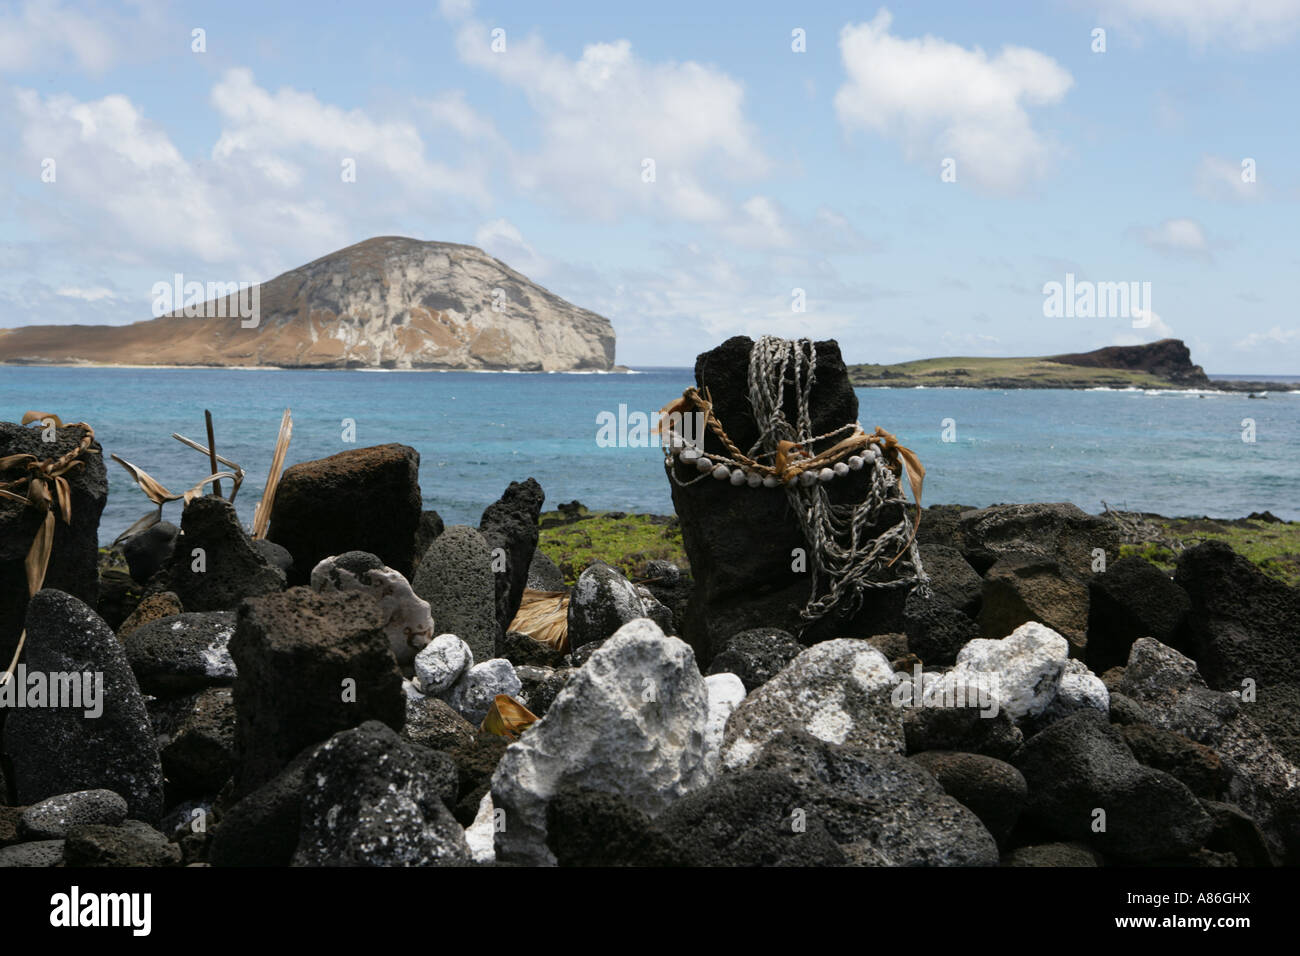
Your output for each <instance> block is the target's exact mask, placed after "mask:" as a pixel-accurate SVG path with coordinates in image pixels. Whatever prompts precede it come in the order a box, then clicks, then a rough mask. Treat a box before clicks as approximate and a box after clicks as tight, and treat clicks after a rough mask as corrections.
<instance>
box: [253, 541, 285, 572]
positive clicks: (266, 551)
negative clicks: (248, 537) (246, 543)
mask: <svg viewBox="0 0 1300 956" xmlns="http://www.w3.org/2000/svg"><path fill="white" fill-rule="evenodd" d="M253 550H254V551H256V552H257V553H258V554H260V555H261V556H262V557H263V558H264V559H265V560H266V563H267V564H269V565H271V566H272V567H276V568H279V569H280V570H281V571H283V572H284V574H285V577H286V579H287V578H288V576H289V574H290V572H292V571H293V555H292V554H290V553H289V549H288V548H285V547H282V546H281V545H278V544H276V543H275V542H274V541H268V540H267V539H266V538H254V539H253Z"/></svg>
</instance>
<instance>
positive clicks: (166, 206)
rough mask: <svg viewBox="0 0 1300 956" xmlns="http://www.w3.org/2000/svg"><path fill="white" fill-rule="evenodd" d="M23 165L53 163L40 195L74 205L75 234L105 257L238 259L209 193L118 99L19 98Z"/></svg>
mask: <svg viewBox="0 0 1300 956" xmlns="http://www.w3.org/2000/svg"><path fill="white" fill-rule="evenodd" d="M13 103H14V107H15V108H16V111H17V118H18V120H19V122H20V123H21V124H22V128H21V133H20V136H19V139H20V143H21V149H22V151H23V153H24V154H25V158H26V162H25V165H27V166H28V168H32V169H39V168H40V164H41V162H42V161H43V160H44V159H46V158H50V159H53V160H54V161H55V164H56V165H55V173H56V179H55V182H53V183H49V184H47V186H48V190H47V193H46V194H45V195H47V196H48V198H49V199H50V200H51V201H53V202H55V203H58V202H63V201H67V200H71V201H72V202H74V203H75V204H77V205H78V207H79V208H78V220H79V223H78V224H79V226H80V227H81V229H82V230H84V231H85V232H86V233H87V234H91V235H93V234H95V231H96V228H98V229H99V230H102V231H101V232H99V235H101V236H102V237H104V240H105V244H106V245H107V247H108V248H110V249H119V248H122V247H124V246H127V247H133V248H137V249H150V248H154V249H157V248H169V247H170V248H177V249H182V250H185V251H187V252H189V253H192V254H193V255H195V256H198V257H199V258H200V259H202V260H204V261H208V262H211V261H217V260H221V259H226V258H230V257H232V256H234V255H236V253H237V252H238V246H237V244H236V243H235V240H234V236H233V235H232V234H231V231H230V229H229V228H228V226H227V225H226V224H225V223H224V222H223V220H224V217H223V216H222V215H219V213H218V210H219V209H220V206H219V205H218V204H217V203H215V202H214V201H213V200H214V197H213V195H212V192H211V190H210V188H209V187H208V185H207V184H206V183H205V182H204V181H203V179H202V178H201V177H200V176H199V175H198V174H197V173H196V171H195V170H194V169H193V167H192V166H191V165H190V164H189V163H187V162H186V161H185V160H184V158H183V157H182V156H181V155H180V152H179V151H178V150H177V149H176V147H175V146H174V145H173V144H172V141H171V139H170V138H169V137H168V135H167V133H166V132H165V131H164V130H163V129H162V128H161V127H159V126H157V125H156V124H154V123H152V122H150V121H149V120H148V119H147V118H146V117H145V116H144V115H143V114H142V113H141V112H140V111H139V110H138V109H137V108H136V107H135V105H134V104H133V103H132V102H131V101H130V100H129V99H127V98H126V97H125V96H120V95H116V94H114V95H110V96H106V97H104V98H103V99H101V100H94V101H89V102H80V101H78V100H76V99H74V98H73V97H71V96H67V95H64V94H58V95H54V96H48V97H41V96H40V95H39V94H37V93H36V92H35V91H33V90H18V91H16V93H15V94H14V98H13Z"/></svg>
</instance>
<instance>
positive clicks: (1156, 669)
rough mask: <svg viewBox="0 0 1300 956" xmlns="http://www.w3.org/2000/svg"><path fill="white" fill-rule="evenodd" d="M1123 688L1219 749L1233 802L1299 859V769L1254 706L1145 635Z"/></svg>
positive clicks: (1273, 843)
mask: <svg viewBox="0 0 1300 956" xmlns="http://www.w3.org/2000/svg"><path fill="white" fill-rule="evenodd" d="M1119 690H1120V692H1121V693H1123V694H1125V695H1127V696H1128V697H1130V698H1132V699H1133V700H1134V701H1136V702H1137V703H1138V704H1139V705H1141V707H1142V708H1143V710H1144V711H1145V712H1146V714H1147V715H1148V716H1149V718H1150V721H1151V723H1152V724H1153V725H1154V726H1156V727H1161V728H1164V729H1165V730H1171V731H1173V732H1174V733H1178V734H1182V735H1183V736H1184V737H1187V738H1188V739H1189V740H1193V741H1195V742H1197V743H1200V744H1204V745H1205V746H1207V747H1209V748H1210V749H1211V750H1213V751H1214V752H1215V754H1217V755H1218V757H1219V759H1220V760H1221V761H1222V762H1223V766H1224V767H1225V768H1226V769H1227V771H1228V773H1229V774H1230V776H1229V779H1228V786H1227V790H1226V792H1227V794H1228V797H1229V799H1230V800H1231V802H1232V803H1234V804H1236V805H1237V806H1239V807H1241V809H1242V810H1243V811H1245V812H1246V813H1247V814H1249V815H1250V816H1251V817H1252V818H1253V819H1254V820H1255V821H1256V822H1258V823H1259V826H1260V829H1261V830H1262V831H1263V832H1264V835H1265V837H1266V838H1267V839H1268V841H1269V846H1270V848H1271V849H1272V851H1273V852H1274V853H1275V854H1276V855H1277V856H1278V858H1279V859H1284V860H1287V861H1288V862H1296V861H1300V807H1297V805H1296V802H1295V801H1296V794H1297V793H1300V768H1298V767H1297V766H1296V765H1295V764H1293V763H1292V762H1291V761H1290V760H1288V759H1287V758H1286V756H1285V755H1284V754H1283V753H1282V752H1281V751H1280V750H1278V749H1277V748H1276V747H1275V746H1274V745H1273V743H1272V742H1271V741H1270V740H1269V739H1268V737H1267V735H1265V734H1264V732H1263V731H1262V730H1261V728H1260V726H1259V725H1258V724H1257V723H1256V722H1255V720H1254V719H1253V717H1252V716H1251V714H1250V712H1249V706H1250V705H1248V704H1244V703H1243V702H1242V701H1241V699H1240V698H1239V697H1237V696H1236V695H1234V694H1229V693H1226V692H1224V691H1216V690H1211V689H1210V688H1209V687H1207V686H1206V685H1205V681H1204V679H1203V678H1202V677H1201V675H1200V673H1199V671H1198V670H1197V666H1196V662H1195V661H1193V660H1191V659H1190V658H1188V657H1185V656H1184V655H1182V654H1180V653H1179V652H1178V651H1176V650H1174V649H1173V648H1171V647H1166V646H1165V645H1163V644H1161V643H1160V642H1159V641H1155V640H1152V639H1150V638H1145V637H1144V638H1140V639H1139V640H1137V641H1135V642H1134V643H1133V648H1132V650H1131V651H1130V652H1129V659H1128V664H1127V665H1126V667H1125V669H1124V677H1123V679H1122V680H1121V681H1120V684H1119Z"/></svg>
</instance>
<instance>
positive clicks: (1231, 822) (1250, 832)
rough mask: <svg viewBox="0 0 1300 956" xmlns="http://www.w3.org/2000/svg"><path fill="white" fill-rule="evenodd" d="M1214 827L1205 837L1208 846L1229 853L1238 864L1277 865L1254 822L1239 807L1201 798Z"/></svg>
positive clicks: (1210, 848)
mask: <svg viewBox="0 0 1300 956" xmlns="http://www.w3.org/2000/svg"><path fill="white" fill-rule="evenodd" d="M1201 806H1202V807H1204V808H1205V812H1206V813H1208V814H1209V815H1210V822H1211V825H1212V827H1213V829H1212V830H1211V831H1210V836H1209V838H1208V839H1207V840H1206V841H1205V847H1206V849H1208V850H1216V851H1218V852H1222V853H1231V854H1232V855H1233V856H1234V857H1236V859H1237V863H1238V865H1240V866H1277V865H1278V860H1277V858H1276V857H1275V856H1274V854H1273V852H1272V850H1271V849H1270V848H1269V845H1268V841H1267V840H1266V839H1265V838H1264V834H1263V833H1261V832H1260V829H1259V824H1257V823H1256V822H1255V821H1254V820H1252V819H1251V818H1250V817H1248V816H1246V814H1244V813H1242V812H1241V809H1240V808H1239V807H1234V806H1233V805H1232V804H1230V803H1219V802H1217V801H1215V800H1202V801H1201Z"/></svg>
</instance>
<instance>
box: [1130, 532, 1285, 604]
mask: <svg viewBox="0 0 1300 956" xmlns="http://www.w3.org/2000/svg"><path fill="white" fill-rule="evenodd" d="M1144 517H1145V518H1146V519H1147V520H1148V521H1150V522H1151V523H1152V524H1153V525H1155V526H1156V527H1158V528H1159V529H1160V531H1161V532H1162V533H1163V534H1164V535H1165V536H1166V537H1167V538H1169V539H1173V540H1176V541H1181V542H1182V544H1183V545H1184V547H1188V548H1190V547H1193V546H1194V545H1197V544H1200V543H1201V542H1203V541H1222V542H1224V543H1226V544H1227V545H1228V546H1229V547H1230V548H1232V549H1233V550H1234V551H1236V552H1237V553H1238V554H1240V555H1241V556H1242V557H1244V558H1245V559H1246V560H1248V561H1250V562H1252V563H1253V564H1255V566H1256V567H1258V568H1259V569H1260V570H1261V571H1263V572H1264V573H1265V574H1268V575H1270V576H1271V577H1274V578H1277V579H1278V580H1279V581H1282V582H1284V583H1286V584H1289V585H1291V586H1292V587H1300V521H1282V522H1274V521H1258V520H1254V521H1253V520H1250V519H1247V518H1239V519H1236V520H1231V521H1227V520H1221V519H1215V518H1161V517H1158V516H1155V515H1146V516H1144ZM1120 553H1121V554H1125V555H1127V554H1136V555H1139V556H1141V557H1144V558H1146V559H1147V560H1148V561H1151V562H1152V563H1154V564H1157V565H1160V566H1161V567H1163V568H1167V569H1170V570H1172V569H1173V567H1174V563H1175V561H1176V560H1177V555H1176V554H1175V553H1174V551H1173V550H1172V549H1171V548H1169V547H1167V546H1166V545H1165V544H1162V543H1153V542H1148V543H1145V544H1126V545H1124V546H1123V547H1122V548H1121V549H1120Z"/></svg>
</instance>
